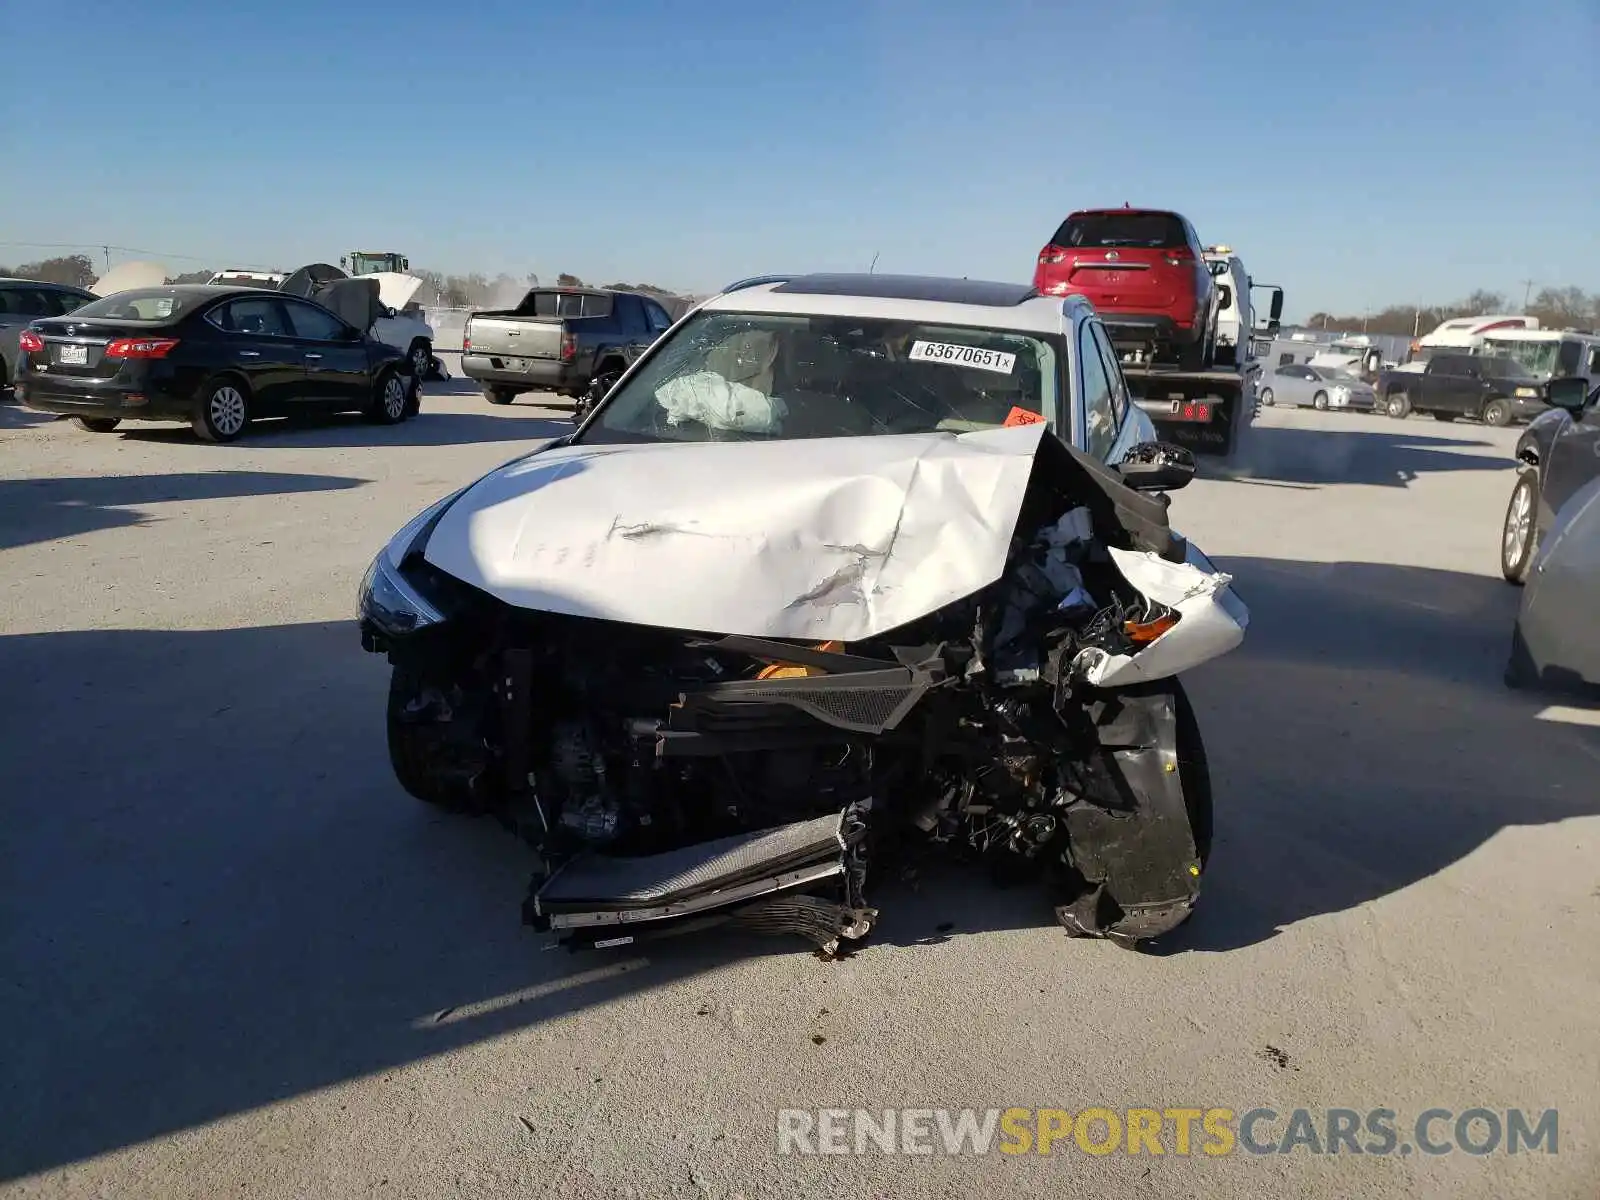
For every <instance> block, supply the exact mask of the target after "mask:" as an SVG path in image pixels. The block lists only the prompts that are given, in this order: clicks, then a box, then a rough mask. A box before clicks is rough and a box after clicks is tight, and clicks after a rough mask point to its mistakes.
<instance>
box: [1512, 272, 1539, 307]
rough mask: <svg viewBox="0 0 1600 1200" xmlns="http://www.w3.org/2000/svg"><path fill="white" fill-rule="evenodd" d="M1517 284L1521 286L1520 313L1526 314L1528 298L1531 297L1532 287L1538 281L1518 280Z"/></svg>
mask: <svg viewBox="0 0 1600 1200" xmlns="http://www.w3.org/2000/svg"><path fill="white" fill-rule="evenodd" d="M1517 282H1518V283H1520V284H1522V311H1523V312H1527V311H1528V297H1529V296H1531V295H1533V285H1534V284H1536V283H1538V282H1539V281H1538V280H1537V279H1519V280H1517Z"/></svg>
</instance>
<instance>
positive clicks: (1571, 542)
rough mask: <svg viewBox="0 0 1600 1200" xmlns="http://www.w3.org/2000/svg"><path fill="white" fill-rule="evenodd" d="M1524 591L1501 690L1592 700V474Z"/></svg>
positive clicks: (1596, 533) (1598, 557)
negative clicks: (1555, 693) (1573, 694)
mask: <svg viewBox="0 0 1600 1200" xmlns="http://www.w3.org/2000/svg"><path fill="white" fill-rule="evenodd" d="M1527 584H1528V586H1527V587H1526V588H1524V589H1523V592H1522V604H1521V605H1520V606H1519V608H1518V610H1517V623H1516V625H1515V626H1514V627H1513V629H1512V633H1511V655H1510V658H1509V659H1508V661H1507V663H1506V673H1505V681H1506V685H1507V686H1508V687H1514V688H1522V687H1542V688H1546V689H1549V690H1552V691H1565V692H1579V693H1584V694H1586V695H1587V696H1589V697H1594V696H1597V695H1600V621H1597V620H1595V599H1596V597H1600V474H1597V475H1595V476H1594V477H1593V478H1591V479H1590V480H1589V482H1588V483H1586V484H1585V485H1584V486H1583V487H1581V488H1580V489H1579V490H1578V491H1577V493H1576V494H1574V495H1573V496H1572V497H1570V498H1569V499H1568V500H1567V501H1566V502H1565V503H1564V504H1563V505H1562V506H1561V508H1560V510H1559V511H1558V512H1557V513H1556V517H1555V520H1554V522H1553V524H1552V525H1551V526H1550V535H1549V537H1548V538H1546V539H1545V540H1544V542H1543V543H1542V544H1541V546H1540V547H1539V550H1538V553H1537V556H1536V557H1535V558H1534V562H1533V568H1532V571H1531V572H1530V574H1529V576H1528V580H1527Z"/></svg>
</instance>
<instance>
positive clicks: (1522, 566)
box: [1500, 471, 1539, 584]
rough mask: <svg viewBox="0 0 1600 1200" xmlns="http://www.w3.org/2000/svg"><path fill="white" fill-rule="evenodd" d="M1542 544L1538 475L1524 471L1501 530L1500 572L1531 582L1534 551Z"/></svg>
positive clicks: (1517, 580) (1508, 578) (1508, 579)
mask: <svg viewBox="0 0 1600 1200" xmlns="http://www.w3.org/2000/svg"><path fill="white" fill-rule="evenodd" d="M1538 545H1539V477H1538V476H1537V475H1535V474H1534V473H1533V472H1532V471H1528V472H1525V473H1524V474H1523V475H1522V477H1521V478H1520V479H1518V480H1517V486H1516V487H1514V488H1512V489H1511V500H1510V502H1509V503H1507V505H1506V519H1505V523H1504V524H1503V525H1502V526H1501V529H1500V573H1501V574H1502V575H1504V576H1505V577H1506V582H1507V583H1516V584H1522V583H1526V582H1527V581H1528V570H1529V568H1530V567H1532V565H1533V552H1534V550H1536V549H1537V548H1538Z"/></svg>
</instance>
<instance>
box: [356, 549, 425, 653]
mask: <svg viewBox="0 0 1600 1200" xmlns="http://www.w3.org/2000/svg"><path fill="white" fill-rule="evenodd" d="M360 605H361V619H362V621H364V622H366V621H370V622H371V623H372V624H373V625H376V626H377V627H378V628H379V629H380V630H382V631H383V632H384V633H387V634H392V635H396V636H404V635H405V634H408V633H413V632H415V631H416V630H418V629H420V628H422V627H423V626H424V625H436V624H438V623H439V622H440V621H442V620H444V614H443V613H441V612H440V611H439V610H438V609H437V608H435V607H434V606H433V605H431V604H429V603H428V601H427V600H426V599H424V598H423V596H422V595H421V593H419V592H418V591H417V590H416V589H415V588H414V587H412V586H411V585H410V584H409V583H407V582H406V581H405V578H404V577H403V576H402V575H401V574H400V571H399V570H398V568H396V567H392V566H390V565H389V556H388V553H387V552H384V553H382V554H379V555H378V557H377V558H375V559H373V560H372V565H371V566H370V567H368V568H367V573H366V575H365V576H363V577H362V580H361V600H360Z"/></svg>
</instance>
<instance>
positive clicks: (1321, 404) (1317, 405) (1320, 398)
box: [1311, 392, 1328, 412]
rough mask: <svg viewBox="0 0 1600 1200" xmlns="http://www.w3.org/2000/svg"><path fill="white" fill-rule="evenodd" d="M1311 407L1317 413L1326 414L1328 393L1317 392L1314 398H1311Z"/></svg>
mask: <svg viewBox="0 0 1600 1200" xmlns="http://www.w3.org/2000/svg"><path fill="white" fill-rule="evenodd" d="M1311 407H1312V408H1314V409H1316V410H1317V411H1318V412H1327V411H1328V393H1327V392H1318V393H1317V394H1316V395H1315V396H1313V397H1311Z"/></svg>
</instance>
